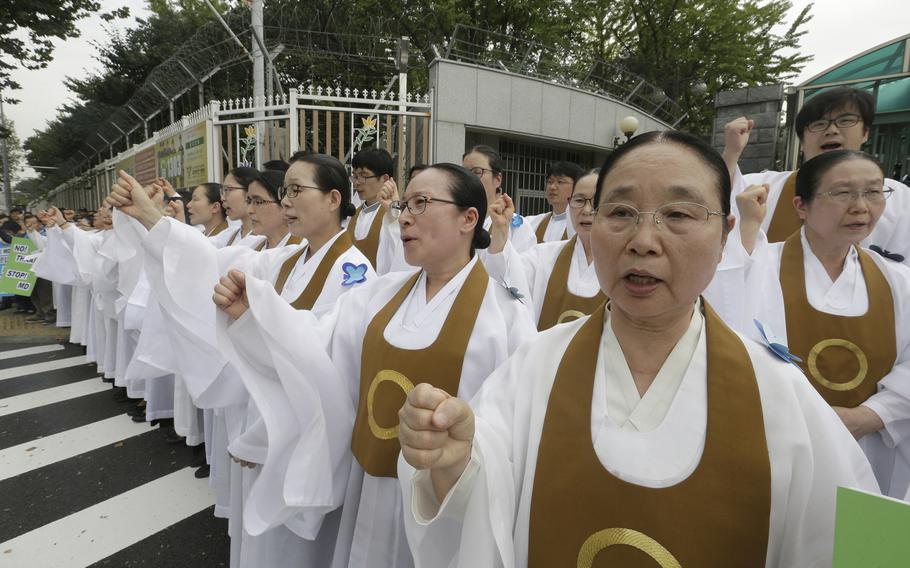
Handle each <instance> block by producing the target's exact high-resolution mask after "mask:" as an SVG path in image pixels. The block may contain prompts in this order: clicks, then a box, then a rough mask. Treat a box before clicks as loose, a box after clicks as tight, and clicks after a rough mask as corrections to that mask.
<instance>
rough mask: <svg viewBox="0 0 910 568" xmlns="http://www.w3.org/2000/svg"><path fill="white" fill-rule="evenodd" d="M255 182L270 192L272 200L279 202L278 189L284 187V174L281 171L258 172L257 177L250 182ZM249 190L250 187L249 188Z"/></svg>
mask: <svg viewBox="0 0 910 568" xmlns="http://www.w3.org/2000/svg"><path fill="white" fill-rule="evenodd" d="M235 177H236V176H235ZM253 182H258V183H259V184H260V185H261V186H262V187H264V188H265V190H266V191H267V192H269V195H270V196H271V197H272V199H274V200H275V201H279V199H278V188H280V187H281V186H282V185H284V172H282V171H280V170H263V171H261V172H258V173H257V175H256V177H255V178H253V179H252V180H251V181H250V183H251V184H252V183H253ZM247 190H249V186H247Z"/></svg>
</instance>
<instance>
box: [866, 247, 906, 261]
mask: <svg viewBox="0 0 910 568" xmlns="http://www.w3.org/2000/svg"><path fill="white" fill-rule="evenodd" d="M869 250H874V251H875V252H877V253H878V254H880V255H881V256H883V257H885V258H887V259H889V260H893V261H895V262H904V255H902V254H897V253H896V252H891V251H890V250H885V249H883V248H882V247H880V246H878V245H872V246H870V247H869Z"/></svg>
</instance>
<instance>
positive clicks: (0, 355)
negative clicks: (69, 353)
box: [0, 343, 63, 361]
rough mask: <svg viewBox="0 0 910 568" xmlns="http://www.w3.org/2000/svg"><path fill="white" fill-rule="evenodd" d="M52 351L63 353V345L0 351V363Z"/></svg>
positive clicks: (55, 344) (56, 344) (54, 344)
mask: <svg viewBox="0 0 910 568" xmlns="http://www.w3.org/2000/svg"><path fill="white" fill-rule="evenodd" d="M54 351H63V345H61V344H59V343H52V344H50V345H36V346H35V347H23V348H22V349H12V350H10V351H0V361H5V360H6V359H15V358H16V357H28V356H29V355H41V354H42V353H53V352H54Z"/></svg>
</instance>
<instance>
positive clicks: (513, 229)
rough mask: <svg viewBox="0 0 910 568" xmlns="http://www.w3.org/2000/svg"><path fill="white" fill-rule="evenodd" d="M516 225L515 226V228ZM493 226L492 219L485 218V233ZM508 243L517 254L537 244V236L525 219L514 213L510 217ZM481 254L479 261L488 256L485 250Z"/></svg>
mask: <svg viewBox="0 0 910 568" xmlns="http://www.w3.org/2000/svg"><path fill="white" fill-rule="evenodd" d="M516 225H517V226H516ZM492 226H493V219H491V218H490V217H487V218H486V219H484V221H483V228H484V229H486V230H487V231H489V230H490V227H492ZM509 242H510V243H512V246H513V247H515V250H517V251H518V252H524V251H526V250H528V249H530V248H531V247H533V246H534V245H536V244H537V235H535V234H534V229H532V228H531V224H530V223H528V221H527V219H525V218H524V217H522V216H521V215H519V214H518V213H516V214H515V215H514V216H513V217H512V225H511V226H510V227H509ZM480 252H481V257H480V258H481V260H484V257H485V256H486V255H487V254H488V253H487V251H486V250H483V251H480Z"/></svg>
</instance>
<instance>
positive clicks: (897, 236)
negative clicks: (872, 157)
mask: <svg viewBox="0 0 910 568" xmlns="http://www.w3.org/2000/svg"><path fill="white" fill-rule="evenodd" d="M791 173H793V172H772V171H764V172H761V173H757V174H745V175H743V174H742V173H741V172H740V171H739V168H738V167H737V168H736V173H735V175H734V176H733V194H732V195H731V196H730V200H731V202H732V213H733V215H736V216H737V218H738V217H739V208H738V207H737V206H736V196H737V195H739V194H740V193H742V192H743V191H744V190H745V189H746V187H748V186H750V185H753V184H761V183H767V184H768V185H769V186H770V191H769V192H768V204H767V205H768V213H767V215H765V219H764V221H763V222H762V225H761V229H762V231H765V232H767V231H768V227H769V226H770V225H771V219H773V218H774V210H775V209H776V208H777V205H778V201H779V200H780V194H781V192H782V191H783V189H784V183H786V181H787V178H788V177H790V174H791ZM885 186H886V187H888V188H890V189H893V190H894V192H893V193H892V194H891V197H889V198H888V201H886V202H885V212H884V213H883V214H882V216H881V218H880V219H879V220H878V223H877V224H876V225H875V229H874V230H873V231H872V233H871V234H870V235H869V236H868V237H866V239H865V240H863V242H862V245H863V246H864V247H867V248H868V247H870V246H872V245H878V246H879V247H881V248H883V249H885V250H888V251H891V252H896V253H899V254H901V255H903V256H904V263H907V264H910V223H907V218H908V216H910V187H907V186H906V185H904V184H902V183H901V182H899V181H895V180H893V179H890V178H885ZM780 205H781V206H782V207H788V208H791V209H792V208H793V204H792V203H782V204H780ZM795 214H796V212H795V210H794V215H795Z"/></svg>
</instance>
